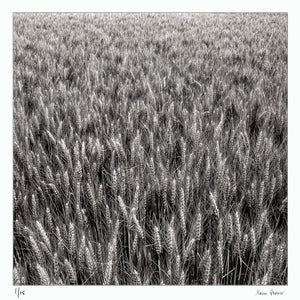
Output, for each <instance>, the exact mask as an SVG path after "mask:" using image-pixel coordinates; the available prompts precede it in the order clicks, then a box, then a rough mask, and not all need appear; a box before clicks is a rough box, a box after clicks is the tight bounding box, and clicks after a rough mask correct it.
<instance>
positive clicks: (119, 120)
mask: <svg viewBox="0 0 300 300" xmlns="http://www.w3.org/2000/svg"><path fill="white" fill-rule="evenodd" d="M13 39H14V41H13V43H14V44H13V68H14V71H13V143H14V146H13V147H14V155H13V171H14V174H13V183H14V190H13V204H14V212H13V224H14V226H13V229H14V261H13V264H14V270H13V278H14V279H13V280H14V284H26V285H39V284H42V285H50V284H53V285H61V284H63V285H68V284H76V285H94V284H97V285H103V284H104V285H115V284H116V285H117V284H120V285H136V284H143V285H159V284H160V285H162V284H166V285H168V284H171V285H179V284H182V285H212V284H214V285H238V284H243V285H260V284H262V285H266V284H268V285H269V284H270V285H271V284H272V285H284V284H287V14H242V13H239V14H14V16H13Z"/></svg>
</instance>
